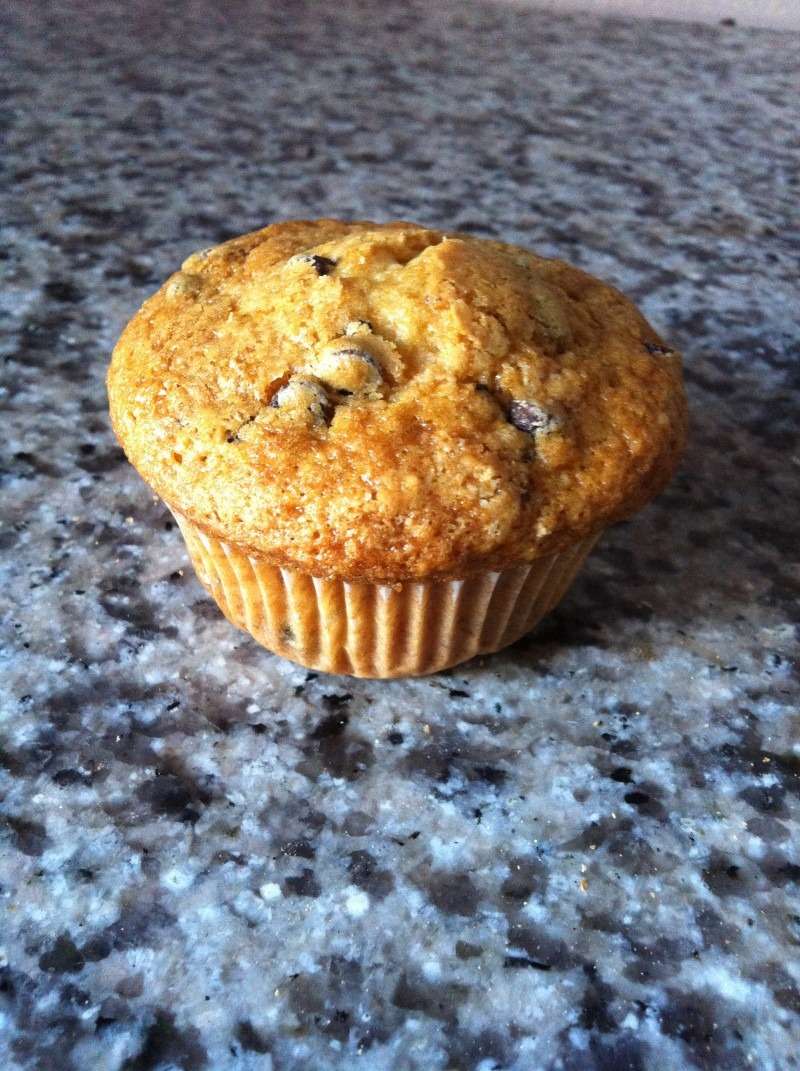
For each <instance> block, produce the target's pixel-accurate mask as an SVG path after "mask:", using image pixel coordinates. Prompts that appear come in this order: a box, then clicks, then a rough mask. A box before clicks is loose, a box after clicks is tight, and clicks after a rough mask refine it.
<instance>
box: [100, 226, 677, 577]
mask: <svg viewBox="0 0 800 1071" xmlns="http://www.w3.org/2000/svg"><path fill="white" fill-rule="evenodd" d="M108 386H109V396H110V399H111V414H112V420H113V424H114V428H115V431H116V433H117V436H118V438H119V440H120V442H121V443H122V445H123V447H124V449H125V452H126V453H127V455H128V457H129V458H130V460H131V462H132V463H133V464H134V465H135V466H136V468H137V469H138V470H139V472H140V473H141V474H142V476H143V477H144V478H145V479H146V480H147V481H148V483H150V484H151V486H152V487H153V488H154V489H155V490H156V491H157V492H158V493H159V494H160V495H161V496H162V497H163V498H164V499H165V501H166V502H167V503H168V504H169V505H171V506H172V507H173V508H174V509H176V510H178V511H179V512H180V513H182V514H184V515H185V516H187V517H189V518H190V519H191V520H192V521H193V522H194V523H195V524H197V525H198V526H199V527H200V528H201V529H203V530H205V531H206V532H208V533H209V534H211V535H214V536H216V537H218V538H222V539H225V540H228V541H231V542H235V543H237V544H239V545H240V546H242V547H244V548H249V550H250V552H251V553H253V554H254V555H256V556H261V557H263V558H265V559H266V560H268V561H270V562H273V563H274V564H276V565H281V566H286V567H290V568H297V569H300V570H303V571H305V572H308V573H311V574H312V575H317V576H337V577H343V578H348V579H369V580H384V581H391V580H404V579H412V578H421V577H455V576H466V575H469V574H470V573H473V572H477V571H480V570H484V569H494V568H503V567H507V566H511V565H514V564H517V563H522V562H526V561H531V560H532V559H534V558H537V557H540V556H542V555H545V554H549V553H552V552H553V551H555V550H558V549H559V548H561V547H563V546H566V545H568V544H569V543H572V542H574V541H576V540H578V539H580V538H582V537H583V536H585V535H587V534H589V533H591V532H594V531H599V530H600V529H601V528H603V527H605V526H606V525H608V524H609V523H611V522H613V521H615V520H618V519H620V518H622V517H624V516H627V515H629V514H630V513H633V512H634V511H635V510H636V509H638V508H639V507H640V506H642V505H643V504H644V503H645V502H646V501H647V500H648V499H649V498H650V497H652V496H653V495H654V494H656V493H657V492H658V491H659V490H660V489H661V488H662V487H663V485H664V484H665V483H666V482H667V481H668V479H669V477H670V476H671V474H672V471H673V469H674V467H675V464H676V462H677V459H678V456H679V454H680V451H681V448H682V445H683V440H684V436H685V423H686V415H685V401H684V396H683V389H682V385H681V363H680V357H679V356H678V355H677V354H676V353H675V352H674V351H672V350H669V349H667V348H666V347H665V346H664V345H663V343H662V342H661V340H660V339H659V338H658V336H657V335H656V334H655V332H654V331H653V329H652V328H651V327H650V326H649V325H648V324H647V322H646V321H645V320H644V319H643V317H642V316H641V315H640V314H639V313H638V311H637V310H636V309H635V308H634V306H633V305H632V304H631V303H630V302H629V301H628V300H627V299H626V298H624V297H623V296H622V295H621V294H620V293H619V292H618V291H616V290H614V289H613V288H612V287H609V286H607V285H605V284H604V283H601V282H599V281H598V280H596V279H594V278H592V277H591V276H589V275H586V274H585V273H584V272H581V271H579V270H578V269H577V268H573V267H570V266H569V265H567V264H564V263H562V262H560V261H556V260H545V259H542V258H541V257H537V256H535V255H534V254H533V253H529V252H527V251H525V250H523V249H520V248H518V247H515V246H510V245H505V244H503V243H501V242H494V241H487V240H483V239H477V238H471V237H467V236H461V235H448V234H444V233H442V232H439V231H434V230H428V229H425V228H422V227H417V226H415V225H413V224H406V223H394V224H387V225H380V224H375V223H366V222H364V223H339V222H336V221H334V220H318V221H313V222H291V223H279V224H275V225H273V226H271V227H267V228H265V229H264V230H261V231H256V232H254V233H253V234H248V235H244V236H243V237H241V238H236V239H234V240H233V241H231V242H226V243H225V244H224V245H222V246H219V247H217V248H216V249H213V250H210V251H209V252H207V253H201V254H195V255H194V256H192V257H189V259H188V260H187V261H185V263H184V265H183V269H182V271H181V272H178V273H176V274H175V275H173V276H172V277H171V278H170V279H169V280H168V281H167V282H166V283H165V285H164V286H163V287H162V288H161V289H160V290H159V291H158V293H156V294H155V295H154V296H153V297H151V298H150V299H149V300H148V301H147V302H145V304H144V306H143V307H142V309H141V310H140V311H139V312H138V313H137V315H136V316H135V317H134V318H133V320H132V321H131V322H130V324H128V326H127V328H126V329H125V331H124V332H123V335H122V337H121V338H120V340H119V342H118V344H117V346H116V348H115V350H114V356H113V360H112V364H111V368H110V371H109V377H108Z"/></svg>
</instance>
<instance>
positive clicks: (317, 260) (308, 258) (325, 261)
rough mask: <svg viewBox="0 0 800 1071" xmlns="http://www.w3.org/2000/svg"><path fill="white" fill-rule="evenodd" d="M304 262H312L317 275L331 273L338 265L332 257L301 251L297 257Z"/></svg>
mask: <svg viewBox="0 0 800 1071" xmlns="http://www.w3.org/2000/svg"><path fill="white" fill-rule="evenodd" d="M297 259H298V260H300V261H302V263H303V264H311V266H312V267H313V268H314V271H315V272H316V273H317V275H330V273H331V272H332V271H333V269H334V268H335V267H336V261H335V260H331V258H330V257H322V256H320V255H319V253H301V255H300V256H299V257H298V258H297Z"/></svg>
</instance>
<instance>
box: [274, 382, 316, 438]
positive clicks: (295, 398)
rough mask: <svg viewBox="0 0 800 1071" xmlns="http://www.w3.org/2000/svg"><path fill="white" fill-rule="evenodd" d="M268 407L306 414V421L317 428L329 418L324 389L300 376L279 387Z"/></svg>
mask: <svg viewBox="0 0 800 1071" xmlns="http://www.w3.org/2000/svg"><path fill="white" fill-rule="evenodd" d="M269 405H270V408H272V409H287V410H291V411H296V412H297V413H298V414H299V413H304V414H307V416H306V419H307V420H309V422H310V423H311V424H315V425H317V426H320V425H323V424H327V423H328V420H329V419H330V416H331V403H330V399H329V398H328V395H327V394H326V393H325V390H324V388H323V387H322V386H321V385H320V384H319V383H315V382H314V380H313V379H306V378H304V377H300V376H298V377H297V378H293V379H290V380H289V382H288V383H287V384H286V385H285V386H283V387H281V388H280V390H279V391H277V393H276V394H275V395H274V396H273V398H272V401H271V402H270V403H269Z"/></svg>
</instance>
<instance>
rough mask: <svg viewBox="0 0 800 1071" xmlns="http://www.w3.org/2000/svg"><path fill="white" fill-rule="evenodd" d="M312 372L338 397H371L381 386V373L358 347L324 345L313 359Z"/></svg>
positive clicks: (370, 356)
mask: <svg viewBox="0 0 800 1071" xmlns="http://www.w3.org/2000/svg"><path fill="white" fill-rule="evenodd" d="M313 372H314V375H316V376H317V377H318V378H319V379H321V380H322V381H323V382H324V383H325V384H326V385H327V386H329V387H332V388H333V389H334V390H336V391H338V392H339V394H342V395H350V394H361V393H372V392H373V391H376V390H378V388H379V387H380V386H381V384H382V383H383V370H382V369H381V366H380V365H379V364H378V362H377V361H376V359H375V358H374V357H373V355H372V354H371V353H370V352H369V351H368V350H366V349H362V348H361V347H360V346H348V345H336V344H333V345H330V344H329V345H328V346H326V347H325V348H324V349H323V350H322V352H321V353H319V354H318V355H317V358H316V360H315V361H314V363H313Z"/></svg>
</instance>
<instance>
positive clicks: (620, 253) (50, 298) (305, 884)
mask: <svg viewBox="0 0 800 1071" xmlns="http://www.w3.org/2000/svg"><path fill="white" fill-rule="evenodd" d="M13 7H14V10H12V5H9V6H7V7H6V9H5V12H4V14H3V16H2V18H3V19H4V21H5V26H4V30H3V40H4V46H3V47H4V55H3V59H2V64H3V71H4V73H3V76H2V100H3V101H4V103H3V107H2V120H3V123H4V125H5V127H6V134H5V146H6V148H5V152H4V157H3V160H2V166H3V168H4V183H3V186H4V191H5V195H4V201H5V204H4V208H3V211H2V217H1V220H0V222H2V227H3V235H4V237H3V243H2V246H1V247H0V257H1V258H2V267H3V271H4V282H3V286H2V290H0V303H1V304H2V310H3V319H2V347H3V355H4V363H3V365H2V383H3V388H2V396H1V398H2V409H3V418H2V428H3V436H2V442H0V452H1V453H2V458H1V459H0V465H1V468H0V472H2V498H1V499H0V511H1V512H2V518H3V522H2V527H1V528H0V546H2V572H1V573H0V607H2V622H3V626H2V627H3V634H2V641H0V659H1V661H0V667H1V669H0V672H2V685H0V702H1V703H2V712H3V721H2V751H0V766H2V770H1V771H0V772H1V773H2V777H1V778H0V787H1V791H2V801H1V802H0V838H1V840H2V851H0V905H1V906H0V946H2V947H1V949H0V965H1V969H0V1065H2V1067H3V1068H9V1069H26V1071H28V1069H39V1068H46V1069H47V1071H94V1069H107V1071H166V1069H182V1071H202V1069H211V1071H226V1069H235V1071H251V1069H257V1071H306V1069H313V1071H324V1069H351V1068H355V1067H360V1068H363V1069H365V1071H394V1069H397V1071H435V1069H440V1071H444V1069H455V1071H501V1069H502V1071H540V1069H541V1071H559V1069H561V1071H583V1069H598V1071H600V1069H602V1071H651V1069H657V1071H682V1069H684V1068H700V1069H708V1068H724V1069H725V1071H739V1069H744V1068H756V1069H759V1071H770V1069H776V1071H777V1069H781V1071H783V1069H787V1068H793V1067H798V1066H800V1056H799V1055H798V1054H799V1053H800V897H799V896H798V891H799V888H800V843H799V838H798V816H799V814H800V804H799V803H798V794H800V749H799V746H798V741H800V722H799V720H798V714H797V710H798V705H799V704H798V663H797V653H798V649H797V646H796V640H797V635H796V631H795V622H796V620H797V596H798V588H799V587H800V583H799V582H798V581H799V574H798V569H797V553H796V552H797V541H798V532H797V527H798V526H797V504H798V495H797V491H798V454H797V448H798V446H797V443H798V440H797V437H796V436H797V431H798V413H797V409H796V402H795V401H794V400H793V394H792V392H793V391H794V392H795V398H796V391H797V387H798V367H800V363H799V362H798V357H799V356H800V350H799V347H798V338H799V337H800V331H799V330H798V315H797V313H798V307H797V293H796V289H795V281H796V277H797V267H798V263H797V252H798V234H797V222H798V216H797V204H798V196H799V195H800V190H799V189H798V167H797V162H798V145H799V144H800V138H799V131H798V112H797V107H796V102H797V88H796V86H793V85H792V80H793V77H794V76H796V70H797V47H798V38H797V37H796V36H795V37H791V36H780V35H778V34H773V33H770V32H761V31H758V32H756V31H750V30H741V29H735V28H734V29H731V28H722V27H720V28H717V27H697V26H688V25H683V26H681V25H677V24H671V23H646V22H627V21H623V20H608V21H601V20H598V19H593V18H589V17H581V16H562V17H557V16H553V15H552V14H544V13H542V12H537V11H536V10H532V9H530V8H528V7H526V6H520V5H514V4H509V5H503V4H500V3H483V2H476V3H471V4H468V5H467V4H462V3H456V2H454V0H448V2H446V3H439V4H426V3H422V2H420V0H414V2H413V3H410V4H404V5H384V6H381V5H378V4H374V5H368V4H366V3H358V2H353V0H340V2H339V3H337V4H336V5H335V6H334V5H324V6H323V5H316V4H310V3H309V4H291V5H289V4H287V5H283V4H278V3H255V2H253V3H241V4H236V5H228V7H227V9H225V12H224V14H223V5H216V4H211V3H209V2H207V0H196V2H194V3H187V4H176V5H163V4H161V3H155V2H153V3H141V2H140V3H137V4H133V5H125V4H122V3H119V4H108V3H98V4H95V5H87V4H79V3H77V2H74V3H65V4H62V5H45V4H30V5H14V6H13ZM325 214H330V215H336V216H344V217H347V216H358V217H364V216H366V217H375V218H380V219H384V218H391V217H407V218H412V219H416V220H419V221H422V222H429V223H431V224H440V225H444V226H449V227H457V228H460V229H462V230H472V231H476V232H480V233H486V234H491V235H498V236H502V237H504V238H506V239H509V240H512V241H519V242H522V243H526V244H529V245H532V246H534V247H536V248H537V249H539V250H541V251H544V252H545V253H548V254H560V255H562V256H564V257H566V258H567V259H571V260H573V261H575V262H577V263H578V264H580V265H582V266H584V267H586V268H588V269H589V270H592V271H595V272H597V273H598V274H600V275H602V276H604V277H606V278H608V279H610V280H612V281H615V282H616V283H617V284H618V285H619V286H620V287H621V288H622V289H624V290H626V291H627V292H628V293H630V294H631V295H632V296H633V297H634V298H635V299H637V300H638V301H639V302H640V303H641V305H642V307H643V308H644V310H645V312H646V314H647V315H648V316H649V317H650V318H651V319H652V320H653V321H654V322H655V323H656V324H657V325H658V326H659V327H660V328H661V329H662V331H663V333H664V334H665V335H666V336H667V337H669V338H670V339H671V340H672V341H673V342H674V344H676V345H677V346H679V347H680V348H681V349H682V350H684V351H685V353H686V357H687V377H688V387H689V392H690V400H691V405H692V411H693V430H692V440H691V445H690V447H689V450H688V453H687V456H686V460H685V463H684V465H683V467H682V470H681V472H680V474H679V475H678V477H677V478H676V480H675V481H674V483H673V484H672V486H671V487H670V489H669V490H668V491H667V493H666V494H664V495H663V496H662V497H661V498H660V499H659V500H658V502H657V503H655V504H654V505H652V506H651V507H650V508H648V509H647V510H646V511H645V512H644V513H642V514H641V515H639V516H638V517H636V518H635V519H634V520H633V521H632V522H630V523H628V524H626V525H622V526H620V527H617V528H615V529H614V530H612V531H610V532H609V533H608V534H607V535H606V537H605V538H604V540H603V541H602V542H601V544H600V546H599V548H598V550H597V551H596V553H595V554H594V555H593V556H592V558H591V559H590V562H589V564H588V566H587V568H586V569H585V571H584V573H583V574H582V576H581V578H580V579H579V581H578V582H577V584H576V585H575V587H574V589H573V591H572V593H571V594H570V595H569V596H568V598H567V599H566V601H565V602H564V603H563V605H562V606H561V608H560V609H559V610H558V611H557V612H556V613H555V614H554V615H553V616H552V617H551V618H550V619H549V621H548V622H547V623H545V624H544V625H543V626H542V627H541V628H540V629H539V630H538V631H536V632H535V633H534V634H533V635H532V636H530V637H529V638H528V639H526V640H524V641H523V642H521V643H519V644H517V645H516V646H514V647H513V648H511V649H509V650H508V651H506V652H505V653H503V654H500V655H498V656H495V657H492V658H486V659H482V660H478V661H476V662H473V663H470V664H468V665H466V666H464V667H461V668H459V669H457V670H455V671H452V672H449V673H446V674H441V675H439V676H435V677H431V678H429V679H425V680H416V681H414V680H412V681H396V682H389V683H378V682H369V681H360V682H359V681H354V680H349V679H347V678H333V677H325V676H321V675H315V674H313V673H307V672H306V671H304V670H303V669H300V668H298V667H296V666H294V665H292V664H290V663H288V662H285V661H281V660H280V659H278V658H275V657H273V656H271V655H270V654H268V653H267V652H265V651H264V650H262V649H260V648H259V647H257V646H256V645H255V644H254V643H253V642H251V640H250V639H248V637H247V636H245V635H244V634H243V633H240V632H237V631H236V630H234V629H233V628H232V627H231V626H229V625H228V624H227V623H226V622H225V621H224V620H223V619H222V617H221V615H220V614H219V612H218V611H217V609H216V608H215V606H214V605H213V604H212V603H211V602H210V601H209V600H208V598H207V597H206V596H205V594H204V592H203V590H202V589H201V587H200V585H199V583H198V582H197V581H196V580H195V578H194V576H193V574H192V572H191V569H190V568H189V566H188V562H187V558H186V554H185V552H184V549H183V546H182V544H181V541H180V538H179V534H178V532H177V530H176V529H175V527H174V526H173V524H172V522H171V520H170V517H169V515H168V513H167V511H166V510H165V509H164V507H163V506H162V505H160V504H159V503H158V502H156V501H154V499H153V497H152V495H151V494H150V492H149V491H148V490H147V488H146V487H145V486H144V485H143V484H142V482H141V481H140V480H139V478H138V477H137V475H136V474H135V473H134V472H133V470H132V469H131V468H129V467H128V466H127V465H126V464H125V462H124V460H123V457H122V454H121V452H120V450H119V449H118V448H117V446H116V445H115V443H114V440H113V437H112V435H111V432H110V430H109V424H108V418H107V415H106V398H105V391H104V384H103V377H104V372H105V367H106V363H107V361H108V357H109V353H110V350H111V347H112V345H113V342H114V340H115V338H116V336H117V335H118V333H119V331H120V329H121V327H122V325H123V323H124V322H125V321H126V319H127V318H128V317H129V316H130V315H131V314H132V312H133V311H134V309H135V308H136V307H137V305H138V304H139V303H140V302H141V300H142V299H143V298H144V297H145V296H146V295H147V294H148V293H149V292H150V291H152V290H153V289H154V288H155V286H156V285H157V284H158V283H159V281H160V280H161V279H162V278H163V277H164V276H165V275H166V274H167V273H168V272H169V271H170V270H172V268H173V267H174V266H175V265H176V264H177V263H178V262H179V261H180V259H181V258H182V257H183V256H185V255H186V254H187V253H188V252H189V251H191V250H192V249H194V248H198V247H201V246H206V245H209V244H213V243H214V242H216V241H218V240H221V239H223V238H225V237H228V236H230V235H232V234H235V233H238V232H242V231H245V230H248V229H251V228H254V227H256V226H259V225H263V224H265V223H267V222H269V221H271V220H274V219H279V218H286V217H293V216H315V215H325Z"/></svg>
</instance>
